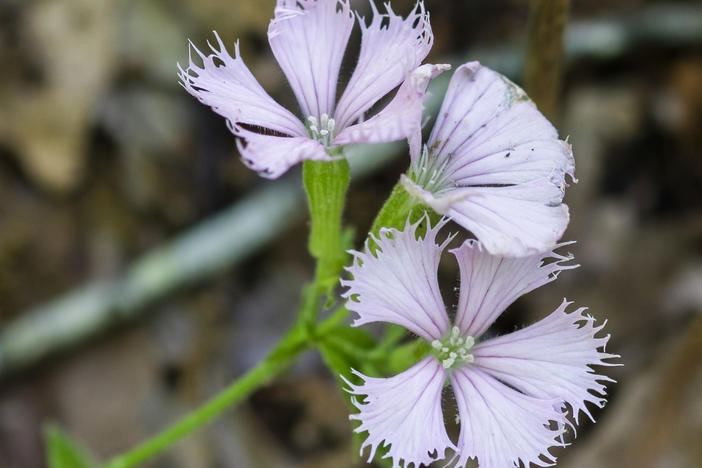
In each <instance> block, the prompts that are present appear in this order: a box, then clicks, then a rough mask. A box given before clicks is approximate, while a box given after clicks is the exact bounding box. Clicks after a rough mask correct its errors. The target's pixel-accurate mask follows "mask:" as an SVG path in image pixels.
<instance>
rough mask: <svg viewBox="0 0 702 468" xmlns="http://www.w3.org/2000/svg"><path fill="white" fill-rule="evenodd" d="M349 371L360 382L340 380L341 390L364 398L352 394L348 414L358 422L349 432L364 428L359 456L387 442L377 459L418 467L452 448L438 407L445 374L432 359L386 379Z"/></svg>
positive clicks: (436, 458) (374, 450) (401, 465)
mask: <svg viewBox="0 0 702 468" xmlns="http://www.w3.org/2000/svg"><path fill="white" fill-rule="evenodd" d="M353 373H354V374H355V375H356V376H357V377H360V378H361V379H362V380H363V384H362V385H353V384H352V383H350V382H349V381H348V380H346V379H344V380H346V383H347V385H348V387H349V388H348V389H346V391H348V392H349V393H351V394H352V395H365V398H364V399H363V401H359V400H357V399H355V398H354V399H352V402H353V404H354V406H356V408H358V410H359V412H358V413H357V414H352V415H351V416H349V419H351V420H354V421H360V423H361V424H360V425H359V426H358V427H356V429H354V432H357V433H360V432H368V437H367V438H366V440H365V441H364V442H363V444H362V445H361V456H363V452H364V450H365V449H366V447H370V452H369V455H368V462H369V463H370V461H371V460H372V459H373V457H374V456H375V453H376V450H377V449H378V447H380V446H381V445H382V446H383V447H387V446H390V447H389V449H388V452H387V454H386V455H385V456H383V458H391V459H392V466H393V468H400V467H404V468H409V467H410V466H411V465H413V466H414V467H415V468H419V466H420V465H428V464H429V463H431V462H432V461H435V460H438V459H442V458H444V456H445V452H446V449H448V448H454V445H453V444H452V443H451V440H450V439H449V438H448V435H447V434H446V429H445V427H444V417H443V414H442V412H441V391H442V388H443V386H444V381H445V379H446V375H445V373H444V369H443V368H442V367H441V364H439V362H438V361H437V360H436V359H435V358H433V357H428V358H425V359H424V360H422V361H420V362H419V363H417V364H415V365H414V366H412V367H410V368H409V369H407V370H406V371H405V372H403V373H401V374H398V375H396V376H394V377H390V378H387V379H382V378H380V379H379V378H373V377H366V376H365V375H363V374H361V373H360V372H357V371H355V370H354V371H353ZM342 378H343V377H342Z"/></svg>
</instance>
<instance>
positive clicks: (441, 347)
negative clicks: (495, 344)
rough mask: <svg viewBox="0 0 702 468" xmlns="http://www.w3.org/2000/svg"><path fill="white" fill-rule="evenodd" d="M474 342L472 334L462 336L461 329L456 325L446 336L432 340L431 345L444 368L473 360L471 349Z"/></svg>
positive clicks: (450, 367)
mask: <svg viewBox="0 0 702 468" xmlns="http://www.w3.org/2000/svg"><path fill="white" fill-rule="evenodd" d="M474 344H475V339H474V338H473V337H472V336H461V330H459V329H458V327H457V326H454V327H453V328H451V333H449V334H448V335H447V336H446V337H444V338H443V339H441V340H434V341H432V342H431V347H432V348H433V350H434V351H433V352H434V356H436V358H437V359H438V360H439V362H440V363H441V365H442V366H443V367H444V369H452V368H454V367H457V366H460V365H463V364H470V363H471V362H473V355H472V354H471V353H470V350H471V348H472V347H473V345H474Z"/></svg>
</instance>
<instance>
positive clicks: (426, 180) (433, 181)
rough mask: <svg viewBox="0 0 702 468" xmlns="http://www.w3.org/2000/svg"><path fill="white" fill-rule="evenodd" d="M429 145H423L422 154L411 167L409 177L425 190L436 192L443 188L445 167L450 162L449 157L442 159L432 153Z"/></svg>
mask: <svg viewBox="0 0 702 468" xmlns="http://www.w3.org/2000/svg"><path fill="white" fill-rule="evenodd" d="M430 151H431V150H430V149H429V148H427V145H424V146H423V147H422V154H420V155H419V159H418V160H417V161H416V163H415V164H413V165H412V166H413V167H412V168H411V169H410V174H409V177H410V179H412V181H413V182H414V183H416V184H417V185H419V186H420V187H422V188H424V190H426V191H428V192H431V193H435V192H437V191H438V190H440V189H442V188H443V185H444V184H445V176H446V174H444V169H445V168H446V165H447V164H448V159H446V160H444V161H441V160H439V158H437V157H435V156H431V155H430Z"/></svg>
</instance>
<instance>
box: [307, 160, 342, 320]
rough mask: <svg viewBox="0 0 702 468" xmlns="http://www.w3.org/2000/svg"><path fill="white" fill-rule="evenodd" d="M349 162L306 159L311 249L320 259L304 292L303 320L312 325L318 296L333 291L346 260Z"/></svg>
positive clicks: (317, 306) (316, 257) (329, 295)
mask: <svg viewBox="0 0 702 468" xmlns="http://www.w3.org/2000/svg"><path fill="white" fill-rule="evenodd" d="M350 178H351V176H350V171H349V163H348V161H346V159H345V158H341V159H337V160H334V161H305V162H304V163H303V165H302V180H303V183H304V186H305V193H306V194H307V204H308V206H309V210H310V237H309V243H308V248H309V251H310V254H311V255H312V256H313V257H314V258H315V260H317V268H316V272H315V281H314V286H313V288H312V290H311V291H310V290H308V291H306V293H305V301H306V303H307V306H306V307H304V312H303V314H302V317H301V319H302V320H303V321H305V322H306V323H307V325H308V328H311V327H312V326H313V324H314V323H315V321H316V313H317V309H318V308H319V304H318V301H319V299H320V298H321V297H322V296H323V295H324V294H326V295H327V296H328V297H331V296H332V290H333V289H334V287H335V286H336V283H337V281H338V280H339V274H340V272H341V269H342V268H343V266H344V263H345V260H346V253H345V251H346V245H345V242H344V237H343V236H342V227H341V218H342V215H343V211H344V202H345V200H346V191H347V189H348V186H349V181H350Z"/></svg>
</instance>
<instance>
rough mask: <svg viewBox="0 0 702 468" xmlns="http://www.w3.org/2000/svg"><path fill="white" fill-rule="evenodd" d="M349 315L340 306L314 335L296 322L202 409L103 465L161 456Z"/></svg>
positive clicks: (121, 466)
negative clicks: (256, 363) (265, 353)
mask: <svg viewBox="0 0 702 468" xmlns="http://www.w3.org/2000/svg"><path fill="white" fill-rule="evenodd" d="M347 316H348V310H346V308H344V307H340V308H339V309H338V310H336V311H335V312H334V313H333V314H332V315H330V316H329V317H328V318H327V319H326V320H324V321H323V322H321V323H320V324H319V326H318V327H317V328H316V329H315V333H314V334H313V336H312V337H310V336H309V335H308V334H307V332H306V331H305V330H304V329H302V327H301V324H300V323H298V324H296V325H295V326H293V327H292V328H291V329H290V330H289V331H288V332H287V333H286V334H285V336H284V337H283V338H282V339H281V341H280V342H279V343H278V345H276V347H275V348H274V349H273V351H271V353H270V354H269V355H268V356H267V357H266V358H265V359H264V360H263V361H262V362H260V363H259V364H258V365H256V367H254V368H253V369H251V370H249V371H248V372H247V373H246V374H244V375H243V376H242V377H240V378H239V379H237V380H236V381H234V382H233V383H232V384H231V385H230V386H229V387H227V388H225V389H224V390H223V391H222V392H220V393H219V394H217V395H216V396H214V397H213V398H212V399H210V400H209V401H208V402H206V403H205V404H204V405H202V406H201V407H200V408H198V409H196V410H194V411H192V412H191V413H189V414H187V415H186V416H184V417H183V418H182V419H180V420H179V421H178V422H176V423H175V424H173V425H172V426H170V427H169V428H167V429H166V430H164V431H162V432H160V433H159V434H156V435H155V436H153V437H152V438H150V439H149V440H147V441H145V442H143V443H141V444H139V445H137V446H136V447H134V448H133V449H131V450H129V451H128V452H125V453H124V454H122V455H118V456H116V457H114V458H113V459H111V460H109V461H108V462H107V463H105V464H104V465H102V468H131V467H133V466H136V465H138V464H140V463H143V462H145V461H147V460H148V459H150V458H151V457H153V456H155V455H158V454H159V453H160V452H162V451H164V450H166V449H167V448H168V447H170V446H171V445H173V444H175V443H176V442H178V441H180V440H181V439H183V438H184V437H185V436H187V435H188V434H190V433H191V432H193V431H195V430H197V429H199V428H201V427H202V426H204V425H206V424H207V423H209V422H210V421H212V419H214V418H216V417H217V416H219V415H220V414H221V413H223V412H224V411H226V410H228V409H230V408H231V407H233V406H234V405H236V404H238V403H240V402H241V401H242V400H244V399H245V398H246V397H248V396H249V395H250V394H251V393H252V392H254V391H255V390H256V389H258V388H259V387H261V386H262V385H265V384H266V383H268V382H270V381H271V380H272V379H273V378H274V377H276V376H277V375H279V374H280V373H281V372H283V371H284V370H285V369H287V368H288V367H289V366H290V365H291V364H292V362H293V361H294V360H295V359H296V358H297V357H298V356H299V355H300V354H301V353H302V352H304V351H306V350H308V349H310V348H311V346H312V341H317V340H318V339H319V337H321V336H324V335H325V334H327V333H329V332H330V331H331V330H333V329H334V328H335V327H338V326H339V324H341V323H342V322H343V321H344V320H345V319H346V317H347ZM310 338H312V340H310Z"/></svg>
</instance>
